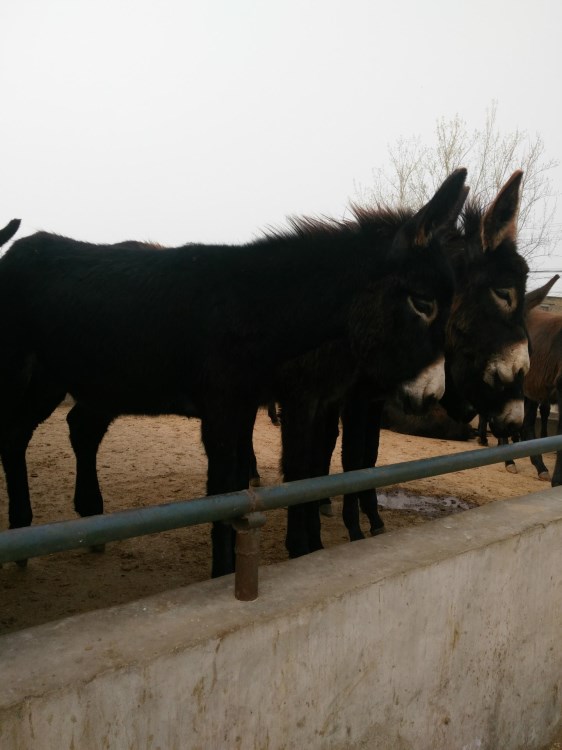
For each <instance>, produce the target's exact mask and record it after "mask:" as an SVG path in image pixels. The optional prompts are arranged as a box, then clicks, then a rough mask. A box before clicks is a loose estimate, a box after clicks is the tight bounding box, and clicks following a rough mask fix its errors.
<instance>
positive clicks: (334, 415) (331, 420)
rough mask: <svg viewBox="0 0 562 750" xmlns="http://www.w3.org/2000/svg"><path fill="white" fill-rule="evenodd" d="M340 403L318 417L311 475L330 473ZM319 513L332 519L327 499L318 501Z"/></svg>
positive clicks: (326, 407) (323, 411)
mask: <svg viewBox="0 0 562 750" xmlns="http://www.w3.org/2000/svg"><path fill="white" fill-rule="evenodd" d="M340 409H341V403H340V402H339V401H337V402H334V403H332V404H328V405H326V406H325V407H324V408H323V410H322V416H321V417H320V415H318V420H317V423H316V429H315V438H314V444H313V445H312V451H313V462H314V463H313V475H314V476H315V477H323V476H326V475H327V474H329V473H330V463H331V461H332V454H333V453H334V448H335V447H336V443H337V440H338V437H339V432H340V430H339V423H340ZM318 505H319V511H320V513H321V514H322V515H323V516H326V517H327V518H332V517H333V515H334V512H333V510H332V501H331V499H330V498H329V497H327V498H324V499H322V500H319V501H318Z"/></svg>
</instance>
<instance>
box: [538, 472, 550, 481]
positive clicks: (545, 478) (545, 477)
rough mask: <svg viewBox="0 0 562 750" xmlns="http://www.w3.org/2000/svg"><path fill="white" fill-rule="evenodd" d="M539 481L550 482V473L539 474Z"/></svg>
mask: <svg viewBox="0 0 562 750" xmlns="http://www.w3.org/2000/svg"><path fill="white" fill-rule="evenodd" d="M539 479H540V480H541V482H550V474H549V473H548V471H541V472H540V473H539Z"/></svg>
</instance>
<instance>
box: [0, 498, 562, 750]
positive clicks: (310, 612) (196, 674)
mask: <svg viewBox="0 0 562 750" xmlns="http://www.w3.org/2000/svg"><path fill="white" fill-rule="evenodd" d="M561 572H562V489H554V490H548V491H546V492H542V493H538V494H534V495H531V496H528V497H525V498H519V499H517V500H509V501H503V502H497V503H493V504H491V505H488V506H485V507H483V508H478V509H475V510H471V511H467V512H465V513H462V514H459V515H456V516H450V517H448V518H445V519H440V520H437V521H433V522H430V523H427V524H425V525H423V526H421V527H416V528H414V529H407V530H404V531H400V532H394V533H390V534H386V535H384V536H382V537H376V538H375V539H369V540H365V541H364V542H357V543H355V544H349V545H342V546H340V547H338V548H336V549H332V550H329V551H326V552H318V553H315V554H314V555H309V556H308V557H306V558H301V559H299V560H293V561H288V562H286V563H283V564H280V565H275V566H270V567H267V568H263V569H262V571H261V582H260V598H259V599H258V600H257V601H256V602H251V603H240V602H237V601H236V600H235V599H234V597H233V581H232V578H231V577H230V576H229V577H226V578H223V579H219V580H214V581H207V582H205V583H201V584H196V585H192V586H190V587H187V588H185V589H180V590H176V591H172V592H167V593H166V594H161V595H158V596H155V597H151V598H149V599H144V600H139V601H137V602H134V603H131V604H128V605H125V606H121V607H115V608H111V609H107V610H102V611H99V612H94V613H90V614H86V615H80V616H77V617H73V618H69V619H66V620H62V621H59V622H55V623H51V624H48V625H43V626H40V627H37V628H31V629H29V630H25V631H21V632H19V633H15V634H11V635H7V636H3V637H2V638H0V664H1V674H2V681H1V685H0V748H2V750H12V749H13V750H22V749H24V748H25V750H43V748H45V749H46V750H47V749H48V750H52V748H55V747H56V748H60V749H61V750H65V749H66V748H76V750H90V748H92V750H93V749H94V748H95V749H96V750H97V749H98V748H105V747H106V748H119V750H125V749H128V748H130V749H131V750H143V749H144V748H151V750H157V749H158V748H161V750H174V749H176V748H177V750H186V749H189V750H197V749H198V748H201V750H209V749H210V748H217V750H218V749H221V748H228V750H231V749H232V748H240V749H241V750H246V749H247V748H268V750H275V749H276V748H279V749H281V748H283V749H286V750H289V749H292V748H294V749H295V750H297V748H298V750H301V749H302V748H311V749H312V748H329V749H330V750H332V748H333V749H336V748H337V749H338V750H339V749H341V750H343V749H344V748H345V749H346V750H349V749H351V748H373V749H374V750H378V749H380V750H410V748H411V749H412V750H414V748H415V750H424V749H425V748H427V750H438V749H440V748H443V750H456V749H457V748H458V750H485V749H487V748H489V749H490V750H498V749H499V748H501V749H502V750H533V749H534V748H541V747H542V746H544V745H545V744H546V743H547V742H548V740H549V739H550V738H551V737H552V736H553V735H554V733H555V731H556V730H557V729H558V728H559V727H560V725H561V723H562V575H561ZM100 585H103V584H101V583H100Z"/></svg>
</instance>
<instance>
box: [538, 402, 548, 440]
mask: <svg viewBox="0 0 562 750" xmlns="http://www.w3.org/2000/svg"><path fill="white" fill-rule="evenodd" d="M539 413H540V415H541V437H542V438H545V437H548V418H549V416H550V401H541V403H540V404H539Z"/></svg>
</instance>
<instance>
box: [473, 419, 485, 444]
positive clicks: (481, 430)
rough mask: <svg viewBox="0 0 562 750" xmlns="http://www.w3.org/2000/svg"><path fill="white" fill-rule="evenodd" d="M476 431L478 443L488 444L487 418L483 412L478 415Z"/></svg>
mask: <svg viewBox="0 0 562 750" xmlns="http://www.w3.org/2000/svg"><path fill="white" fill-rule="evenodd" d="M476 433H477V435H478V445H488V419H487V417H486V416H485V415H484V414H479V415H478V427H477V428H476Z"/></svg>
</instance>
